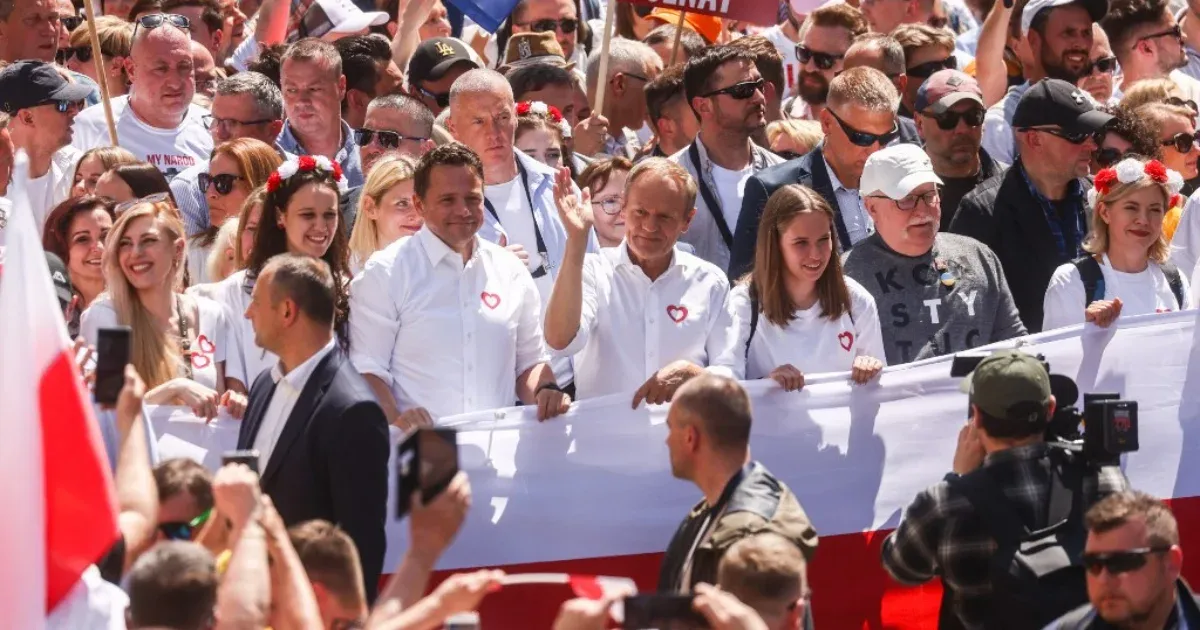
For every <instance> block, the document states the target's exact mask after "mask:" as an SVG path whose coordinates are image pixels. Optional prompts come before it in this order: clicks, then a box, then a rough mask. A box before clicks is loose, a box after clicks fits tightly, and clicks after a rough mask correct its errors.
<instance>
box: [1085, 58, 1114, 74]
mask: <svg viewBox="0 0 1200 630" xmlns="http://www.w3.org/2000/svg"><path fill="white" fill-rule="evenodd" d="M1085 69H1086V70H1087V72H1084V73H1083V76H1085V77H1086V76H1088V75H1089V74H1093V73H1096V72H1099V73H1100V74H1108V73H1109V72H1112V71H1114V70H1116V69H1117V58H1116V57H1101V58H1099V59H1097V60H1095V61H1093V62H1091V63H1090V64H1088V67H1087V68H1085Z"/></svg>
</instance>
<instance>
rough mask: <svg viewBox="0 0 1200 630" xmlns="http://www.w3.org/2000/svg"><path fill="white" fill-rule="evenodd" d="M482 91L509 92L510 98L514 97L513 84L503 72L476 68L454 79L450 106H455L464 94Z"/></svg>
mask: <svg viewBox="0 0 1200 630" xmlns="http://www.w3.org/2000/svg"><path fill="white" fill-rule="evenodd" d="M480 92H488V93H496V92H499V93H501V94H508V97H509V98H510V99H511V98H512V97H513V93H512V86H511V85H509V84H508V79H505V78H504V75H503V74H500V73H499V72H496V71H495V70H488V69H486V68H476V69H474V70H468V71H467V72H466V73H464V74H463V75H462V76H461V77H458V79H456V80H455V81H454V85H451V86H450V107H454V103H456V102H457V101H458V99H459V98H461V97H462V96H464V95H466V94H479V93H480Z"/></svg>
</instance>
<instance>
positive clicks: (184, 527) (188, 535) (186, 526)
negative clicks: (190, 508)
mask: <svg viewBox="0 0 1200 630" xmlns="http://www.w3.org/2000/svg"><path fill="white" fill-rule="evenodd" d="M212 511H213V509H212V508H208V509H207V510H204V512H203V513H201V514H200V516H197V517H196V518H194V519H192V520H190V521H178V522H171V523H162V524H160V525H159V526H158V531H160V532H162V535H163V537H164V538H166V539H167V540H191V539H192V532H194V531H196V530H197V529H199V528H200V527H201V526H202V525H204V523H206V522H208V519H209V517H210V516H212Z"/></svg>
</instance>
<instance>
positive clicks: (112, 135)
mask: <svg viewBox="0 0 1200 630" xmlns="http://www.w3.org/2000/svg"><path fill="white" fill-rule="evenodd" d="M83 9H84V14H85V15H86V16H87V23H88V32H89V33H90V34H91V40H92V61H93V62H95V64H96V83H98V84H99V85H100V102H101V103H102V104H103V105H104V119H105V120H106V121H107V122H108V139H109V141H110V142H111V143H112V146H114V147H118V146H121V145H120V143H119V142H118V141H117V123H116V122H115V121H114V120H113V113H112V102H110V100H109V98H110V97H109V93H108V73H107V72H105V70H104V55H103V54H102V53H101V52H100V34H99V33H97V32H96V13H95V9H94V8H93V7H92V0H84V2H83Z"/></svg>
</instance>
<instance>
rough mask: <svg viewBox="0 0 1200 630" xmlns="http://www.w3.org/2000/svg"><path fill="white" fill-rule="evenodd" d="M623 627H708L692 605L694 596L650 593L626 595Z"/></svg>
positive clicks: (673, 629)
mask: <svg viewBox="0 0 1200 630" xmlns="http://www.w3.org/2000/svg"><path fill="white" fill-rule="evenodd" d="M621 627H622V628H625V629H627V630H642V629H644V628H658V629H659V630H693V629H697V628H708V627H709V626H708V622H707V621H705V619H704V617H703V616H702V615H701V614H700V613H698V612H696V611H695V609H693V608H692V596H691V595H657V594H650V595H634V596H631V597H626V598H625V621H624V623H623V625H622V626H621Z"/></svg>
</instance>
